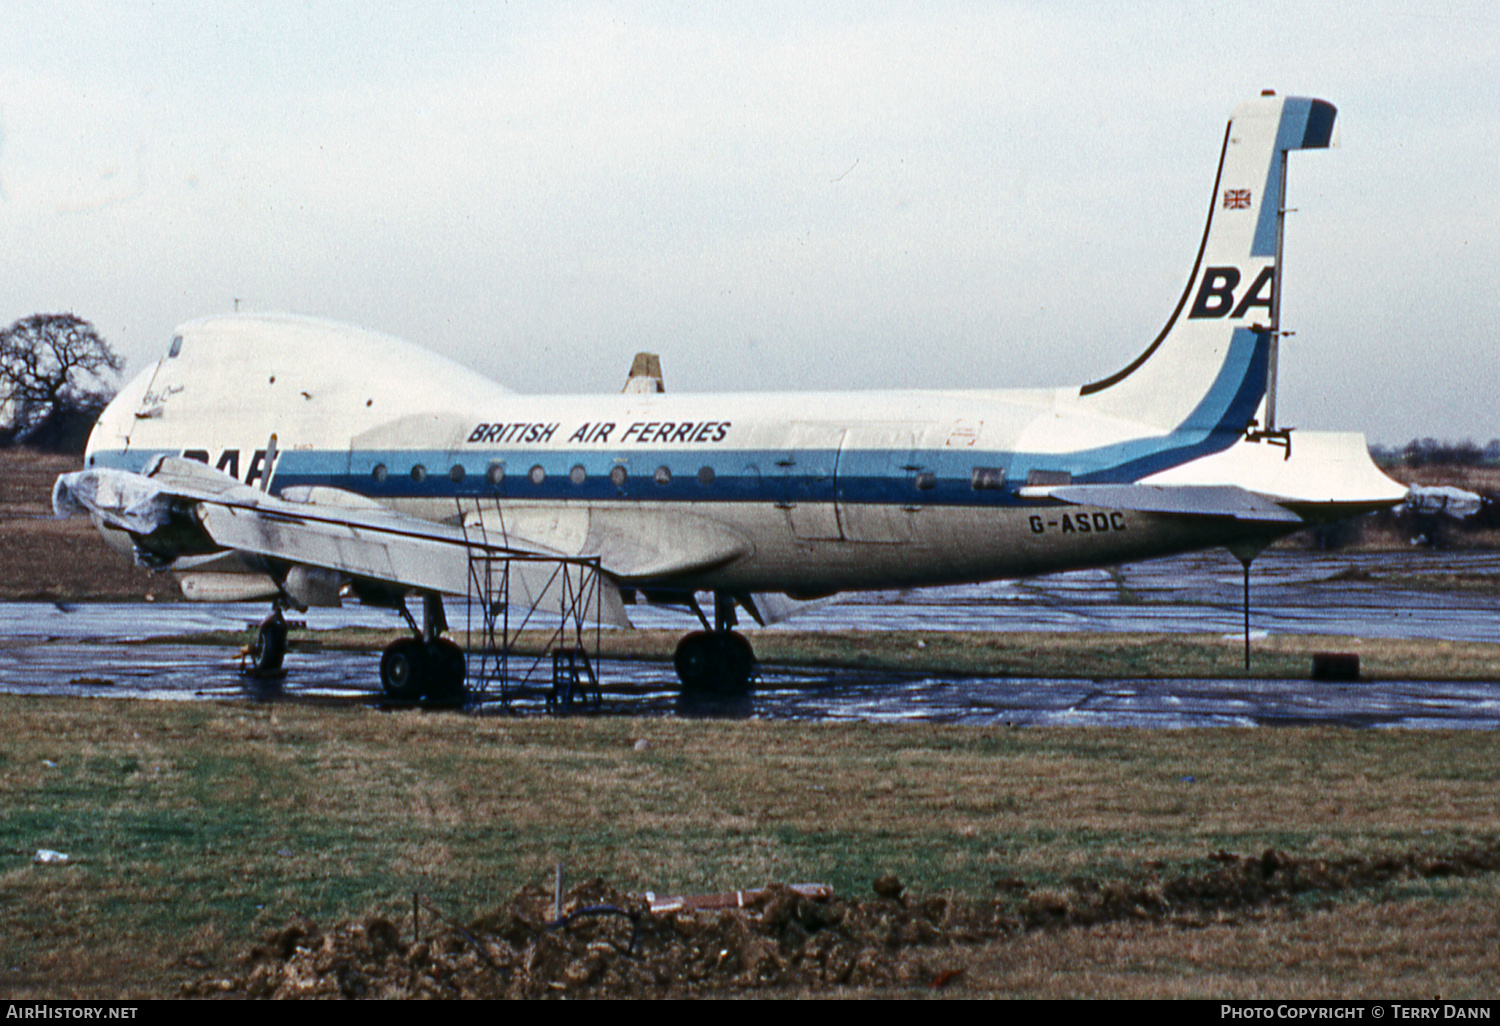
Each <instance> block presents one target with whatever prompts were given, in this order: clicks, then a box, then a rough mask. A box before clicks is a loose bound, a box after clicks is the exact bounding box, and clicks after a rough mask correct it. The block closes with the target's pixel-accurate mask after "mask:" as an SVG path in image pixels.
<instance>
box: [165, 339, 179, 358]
mask: <svg viewBox="0 0 1500 1026" xmlns="http://www.w3.org/2000/svg"><path fill="white" fill-rule="evenodd" d="M180 352H182V336H181V335H173V336H172V348H171V349H168V350H167V359H169V360H170V359H172V358H173V357H175V356H176V355H177V354H178V353H180Z"/></svg>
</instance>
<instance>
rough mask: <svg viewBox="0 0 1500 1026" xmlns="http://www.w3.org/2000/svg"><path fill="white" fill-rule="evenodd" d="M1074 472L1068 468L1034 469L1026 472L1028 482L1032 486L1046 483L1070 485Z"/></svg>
mask: <svg viewBox="0 0 1500 1026" xmlns="http://www.w3.org/2000/svg"><path fill="white" fill-rule="evenodd" d="M1072 483H1073V474H1072V472H1071V471H1067V470H1032V471H1028V472H1027V474H1026V484H1027V485H1029V486H1031V487H1037V486H1044V485H1070V484H1072Z"/></svg>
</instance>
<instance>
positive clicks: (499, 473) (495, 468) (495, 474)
mask: <svg viewBox="0 0 1500 1026" xmlns="http://www.w3.org/2000/svg"><path fill="white" fill-rule="evenodd" d="M484 476H485V477H487V478H489V481H490V484H492V485H498V484H503V483H504V482H505V464H504V463H491V464H490V469H489V470H487V471H485V475H484Z"/></svg>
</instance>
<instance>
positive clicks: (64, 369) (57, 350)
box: [0, 313, 125, 442]
mask: <svg viewBox="0 0 1500 1026" xmlns="http://www.w3.org/2000/svg"><path fill="white" fill-rule="evenodd" d="M124 365H125V361H124V360H122V359H121V358H120V356H119V355H118V354H117V353H115V351H114V350H113V349H111V348H110V346H109V343H107V342H105V341H104V339H102V338H100V337H99V333H98V332H97V331H95V330H94V326H93V325H92V324H90V323H89V322H88V321H85V320H83V319H82V318H80V317H75V316H74V315H73V314H70V313H66V314H33V315H32V316H30V317H27V318H24V319H22V320H19V321H17V322H16V323H14V324H12V325H11V326H10V327H8V328H6V329H5V330H4V331H0V411H3V417H0V440H3V441H8V442H14V441H26V440H34V439H36V437H37V436H38V435H48V436H54V437H56V438H61V437H63V436H65V435H73V434H76V433H77V432H76V428H74V429H73V430H70V427H71V426H72V425H73V424H76V422H78V421H79V420H80V419H83V418H92V417H97V415H98V413H99V411H100V410H102V409H103V408H104V407H105V405H106V404H108V402H109V400H110V398H111V397H112V396H113V395H114V386H113V385H112V384H111V379H112V378H113V377H114V376H115V375H117V374H118V373H119V372H120V370H121V368H123V367H124Z"/></svg>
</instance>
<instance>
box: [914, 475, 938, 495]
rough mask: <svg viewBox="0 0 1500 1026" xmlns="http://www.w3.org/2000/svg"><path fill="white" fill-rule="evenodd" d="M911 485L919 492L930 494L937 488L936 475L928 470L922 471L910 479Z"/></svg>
mask: <svg viewBox="0 0 1500 1026" xmlns="http://www.w3.org/2000/svg"><path fill="white" fill-rule="evenodd" d="M912 483H913V484H915V485H916V486H917V489H918V490H919V491H923V492H930V491H932V490H933V489H934V488H936V487H937V475H936V474H934V473H933V472H932V471H930V470H924V471H922V472H921V473H920V474H918V475H917V476H916V477H914V478H912Z"/></svg>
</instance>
